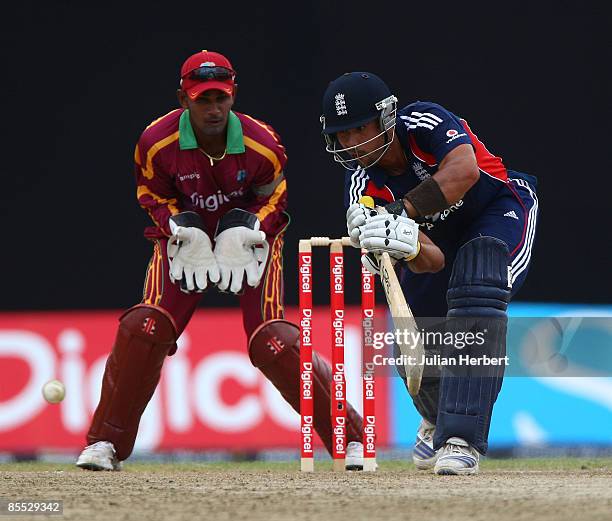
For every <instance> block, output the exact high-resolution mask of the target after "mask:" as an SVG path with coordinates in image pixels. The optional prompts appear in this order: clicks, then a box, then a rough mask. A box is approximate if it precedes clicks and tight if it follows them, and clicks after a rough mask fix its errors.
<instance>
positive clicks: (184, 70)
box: [181, 51, 234, 100]
mask: <svg viewBox="0 0 612 521" xmlns="http://www.w3.org/2000/svg"><path fill="white" fill-rule="evenodd" d="M204 66H210V67H225V68H226V69H230V70H232V71H233V70H234V69H233V67H232V64H231V63H230V62H229V60H228V59H227V58H226V57H225V56H223V55H222V54H219V53H218V52H212V51H200V52H198V53H195V54H194V55H192V56H190V57H189V58H187V60H185V63H183V66H182V67H181V88H182V89H183V90H184V91H185V92H186V93H187V95H188V96H189V97H190V98H191V99H192V100H194V99H196V98H197V97H198V96H199V95H200V94H202V92H204V91H207V90H211V89H219V90H222V91H223V92H225V93H227V94H229V95H230V96H232V95H233V94H234V80H233V79H231V80H224V81H221V80H192V79H189V78H186V77H185V76H188V75H189V73H190V72H192V71H194V70H195V69H198V68H200V67H204Z"/></svg>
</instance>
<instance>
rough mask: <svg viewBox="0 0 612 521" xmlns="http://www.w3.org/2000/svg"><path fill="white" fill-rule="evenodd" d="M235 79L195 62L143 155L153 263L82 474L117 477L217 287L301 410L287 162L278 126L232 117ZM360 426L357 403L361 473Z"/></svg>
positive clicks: (326, 402)
mask: <svg viewBox="0 0 612 521" xmlns="http://www.w3.org/2000/svg"><path fill="white" fill-rule="evenodd" d="M235 76H236V74H235V72H234V70H233V68H232V65H231V64H230V62H229V60H228V59H227V58H226V57H224V56H222V55H221V54H219V53H216V52H209V51H202V52H198V53H196V54H194V55H193V56H191V57H189V58H188V59H187V60H186V61H185V63H184V64H183V66H182V68H181V78H180V88H179V89H178V92H177V95H178V100H179V102H180V106H181V108H179V109H175V110H173V111H171V112H170V113H168V114H166V115H165V116H162V117H160V118H158V119H156V120H155V121H153V123H151V124H150V125H149V126H148V127H147V128H146V129H145V131H144V132H143V134H142V135H141V137H140V139H139V141H138V144H137V146H136V150H135V153H134V161H135V174H136V183H137V197H138V202H139V203H140V206H141V207H142V208H143V209H144V210H145V211H146V212H147V213H148V214H149V216H150V218H151V220H152V221H153V226H150V227H148V228H147V229H146V230H145V237H147V238H148V239H149V240H150V241H151V242H152V244H153V256H152V258H151V261H150V263H149V266H148V269H147V273H146V279H145V284H144V295H143V300H142V302H141V303H140V304H138V305H137V306H134V307H132V308H130V309H128V310H127V311H126V312H125V313H124V314H123V315H122V316H121V318H120V323H119V330H118V332H117V337H116V340H115V344H114V346H113V349H112V352H111V354H110V356H109V358H108V361H107V363H106V368H105V371H104V378H103V382H102V394H101V397H100V403H99V404H98V407H97V409H96V412H95V414H94V417H93V421H92V423H91V427H90V429H89V432H88V434H87V442H88V444H89V445H88V446H87V447H86V448H85V449H84V450H83V452H82V453H81V455H80V456H79V458H78V461H77V466H79V467H81V468H84V469H90V470H119V469H120V462H121V461H123V460H125V459H126V458H128V456H129V455H130V454H131V452H132V449H133V447H134V442H135V439H136V434H137V431H138V424H139V422H140V418H141V416H142V413H143V412H144V410H145V407H146V405H147V403H148V402H149V400H150V399H151V397H152V395H153V393H154V391H155V388H156V386H157V383H158V382H159V379H160V374H161V369H162V366H163V363H164V360H165V359H166V357H167V356H171V355H173V354H174V352H175V351H176V349H177V345H176V341H177V338H178V337H179V336H180V334H181V333H182V332H183V330H184V329H185V327H186V326H187V324H188V322H189V320H190V318H191V316H192V315H193V313H194V311H195V309H196V307H197V305H198V303H199V302H200V301H201V300H202V298H203V292H204V291H205V290H206V289H207V288H209V287H211V286H213V287H214V286H216V287H217V288H218V289H219V290H221V291H224V292H230V293H233V294H235V295H237V296H238V299H239V302H240V307H241V308H242V317H243V326H244V330H245V332H246V335H247V338H248V351H249V356H250V359H251V362H252V363H253V364H254V365H255V366H256V367H258V368H259V369H260V370H261V371H262V372H263V374H264V375H265V376H266V377H267V378H268V379H269V380H270V381H271V382H272V383H273V384H274V385H275V386H276V388H277V389H278V390H279V391H280V393H281V394H282V396H283V397H284V398H285V399H286V400H287V402H288V403H289V404H290V405H291V406H292V407H293V408H294V409H295V410H296V411H298V410H299V396H300V393H299V329H298V327H297V326H296V325H295V324H292V323H291V322H288V321H286V320H284V319H283V257H282V248H283V234H284V231H285V229H286V227H287V225H288V222H289V218H288V215H287V214H286V213H285V209H286V206H287V182H286V180H285V177H284V173H283V171H284V167H285V163H286V160H287V157H286V155H285V148H284V147H283V145H282V144H281V141H280V138H279V136H278V135H277V134H276V132H275V131H274V129H273V128H272V127H270V126H269V125H267V124H266V123H263V122H261V121H258V120H256V119H254V118H252V117H250V116H248V115H246V114H241V113H239V112H234V111H233V110H232V106H233V105H234V100H235V97H236V89H237V84H236V81H235ZM204 312H205V311H204ZM212 334H215V335H220V334H221V332H219V331H211V335H212ZM313 370H314V378H313V380H314V382H315V385H316V386H317V389H315V390H314V395H315V397H316V398H315V418H314V424H315V429H316V430H317V432H318V434H319V435H320V437H321V439H322V440H323V442H324V443H325V445H326V447H327V449H328V451H330V453H331V443H332V429H331V418H330V387H331V386H330V382H331V370H330V367H329V365H328V364H327V363H326V362H324V361H323V360H322V359H321V358H319V357H318V356H316V355H315V356H314V360H313ZM197 399H199V400H204V401H205V400H206V399H207V397H206V396H198V397H197ZM361 423H362V422H361V417H360V416H359V415H358V414H357V413H356V412H355V410H354V409H353V408H352V407H350V406H349V407H348V410H347V439H348V441H349V445H348V448H347V460H346V464H347V467H351V468H359V467H360V466H362V465H363V447H362V445H361V443H360V441H359V440H360V439H361ZM350 442H352V443H350Z"/></svg>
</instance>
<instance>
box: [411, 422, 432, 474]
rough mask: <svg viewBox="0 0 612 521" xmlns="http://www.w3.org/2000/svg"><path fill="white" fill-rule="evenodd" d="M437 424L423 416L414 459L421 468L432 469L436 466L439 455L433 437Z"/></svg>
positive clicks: (413, 455) (418, 467) (417, 466)
mask: <svg viewBox="0 0 612 521" xmlns="http://www.w3.org/2000/svg"><path fill="white" fill-rule="evenodd" d="M435 432H436V426H435V425H434V424H433V423H429V422H428V421H427V420H426V419H424V418H423V420H422V421H421V424H420V425H419V430H417V436H416V441H415V443H414V451H413V453H412V461H413V463H414V464H415V465H416V468H417V469H419V470H430V469H433V468H434V465H435V464H436V460H437V459H438V455H437V453H436V451H435V450H434V448H433V438H434V433H435Z"/></svg>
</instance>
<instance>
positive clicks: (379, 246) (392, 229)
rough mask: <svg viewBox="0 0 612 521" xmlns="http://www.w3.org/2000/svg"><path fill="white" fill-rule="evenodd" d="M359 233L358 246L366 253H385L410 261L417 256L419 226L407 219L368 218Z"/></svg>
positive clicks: (392, 217) (384, 215) (385, 216)
mask: <svg viewBox="0 0 612 521" xmlns="http://www.w3.org/2000/svg"><path fill="white" fill-rule="evenodd" d="M360 231H361V233H360V234H359V242H360V245H361V247H362V248H364V249H366V250H367V251H368V252H372V253H382V252H387V253H388V254H389V256H390V257H393V258H395V259H398V260H399V259H404V260H410V259H411V258H414V257H416V256H417V255H418V253H419V251H420V248H421V245H420V243H419V225H418V224H417V223H415V222H414V221H413V220H412V219H410V218H409V217H402V216H400V215H395V214H378V215H376V216H373V217H369V218H368V221H367V223H366V224H364V225H363V226H362V227H360Z"/></svg>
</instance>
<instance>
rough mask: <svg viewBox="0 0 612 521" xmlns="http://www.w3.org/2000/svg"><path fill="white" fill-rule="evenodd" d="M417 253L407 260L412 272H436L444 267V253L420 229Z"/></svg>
mask: <svg viewBox="0 0 612 521" xmlns="http://www.w3.org/2000/svg"><path fill="white" fill-rule="evenodd" d="M419 243H420V244H421V249H420V251H419V254H418V255H417V256H416V257H415V258H414V259H412V260H411V261H407V262H406V265H407V266H408V269H409V270H410V271H412V272H413V273H436V272H438V271H440V270H442V269H444V263H445V260H444V253H443V252H442V250H441V249H440V248H438V247H437V246H436V245H435V244H434V243H433V241H432V240H431V239H430V238H429V237H427V235H425V234H424V233H423V232H422V231H419Z"/></svg>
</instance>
